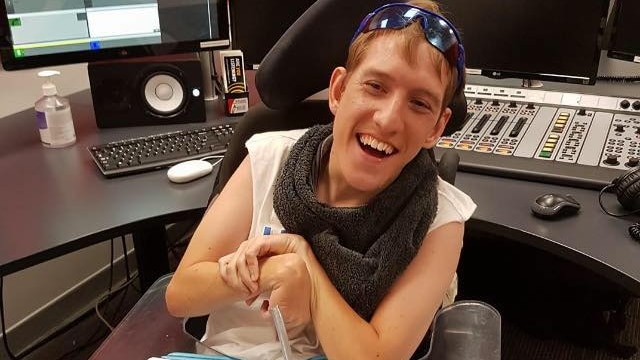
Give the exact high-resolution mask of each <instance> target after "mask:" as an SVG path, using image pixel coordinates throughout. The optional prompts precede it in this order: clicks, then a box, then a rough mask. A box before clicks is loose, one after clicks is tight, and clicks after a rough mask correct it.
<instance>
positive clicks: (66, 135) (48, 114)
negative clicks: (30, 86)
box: [35, 70, 76, 148]
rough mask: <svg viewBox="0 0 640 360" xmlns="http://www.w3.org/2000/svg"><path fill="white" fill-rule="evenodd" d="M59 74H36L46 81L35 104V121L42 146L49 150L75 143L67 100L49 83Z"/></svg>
mask: <svg viewBox="0 0 640 360" xmlns="http://www.w3.org/2000/svg"><path fill="white" fill-rule="evenodd" d="M59 74H60V72H58V71H55V70H45V71H40V72H39V73H38V76H39V77H42V78H45V79H46V80H45V82H44V84H42V94H43V96H42V97H41V98H40V99H39V100H38V101H36V103H35V110H36V121H37V124H38V130H39V131H40V141H42V145H44V146H46V147H51V148H61V147H66V146H69V145H72V144H75V142H76V132H75V129H74V127H73V117H72V116H71V107H70V106H69V100H67V99H66V98H63V97H61V96H58V90H57V89H56V85H55V84H54V83H53V82H52V81H51V77H52V76H55V75H59Z"/></svg>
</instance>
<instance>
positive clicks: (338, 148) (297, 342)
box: [167, 1, 475, 359]
mask: <svg viewBox="0 0 640 360" xmlns="http://www.w3.org/2000/svg"><path fill="white" fill-rule="evenodd" d="M410 4H412V5H409V4H400V3H396V4H389V5H385V6H383V7H381V8H379V9H376V10H375V11H373V12H372V13H371V14H369V15H368V16H367V17H366V18H365V19H364V20H363V22H362V23H361V25H360V27H359V28H358V30H357V32H356V34H355V35H354V39H353V40H352V44H351V46H350V49H349V58H348V60H347V64H346V66H345V67H338V68H336V69H335V70H334V72H333V74H332V76H331V79H330V84H329V107H330V110H331V111H332V113H333V114H334V115H335V118H334V122H333V124H332V125H330V126H318V127H314V128H311V129H308V130H307V129H305V130H294V131H288V132H274V133H265V134H259V135H256V136H254V137H253V138H251V139H250V140H249V141H248V142H247V148H248V150H249V156H248V157H247V158H246V159H245V160H244V161H243V163H242V164H241V165H240V166H239V168H238V169H237V171H236V172H235V173H234V175H233V176H232V177H231V179H230V180H229V182H228V183H227V185H226V186H225V188H224V189H223V190H222V192H221V193H220V195H219V197H218V198H217V199H216V201H215V202H214V203H213V204H212V207H211V208H210V210H209V211H208V212H207V214H206V215H205V217H204V219H203V221H202V223H201V224H200V226H199V227H198V229H197V231H196V233H195V234H194V237H193V239H192V240H191V243H190V245H189V248H188V249H187V251H186V253H185V255H184V257H183V259H182V261H181V263H180V265H179V267H178V269H177V271H176V273H175V275H174V277H173V279H172V282H171V284H170V286H169V288H168V289H167V305H168V308H169V311H170V312H171V313H172V314H174V315H175V316H196V315H203V314H212V315H211V316H210V320H209V323H208V329H207V334H205V339H203V341H204V343H205V344H207V345H209V346H211V347H212V348H213V349H215V350H216V351H218V352H221V353H226V354H229V355H232V356H234V357H242V358H256V359H257V358H260V359H263V358H264V359H270V358H274V356H276V354H277V352H278V346H277V343H276V342H275V339H274V337H273V330H272V329H271V328H272V326H271V328H270V327H269V324H270V320H269V319H268V318H267V319H264V320H262V318H263V317H268V316H265V315H266V314H268V311H267V309H268V308H269V307H271V306H275V305H278V307H279V308H280V309H281V310H282V312H283V316H284V318H285V323H286V325H287V331H288V333H289V337H290V338H291V343H292V347H293V349H294V353H295V354H296V356H297V358H300V359H305V358H308V357H309V356H312V355H316V354H325V355H326V356H327V357H328V358H330V359H359V358H362V359H374V358H377V359H408V358H409V357H410V356H411V354H412V353H413V352H414V351H415V349H416V347H417V346H418V344H419V342H420V340H421V339H422V338H423V336H424V334H425V333H426V331H427V329H428V327H429V325H430V323H431V320H432V318H433V316H434V314H435V312H436V311H437V309H438V308H439V307H440V306H441V305H442V304H443V299H444V298H445V295H446V293H447V291H448V290H449V295H450V296H453V295H454V292H455V269H456V266H457V262H458V258H459V255H460V250H461V247H462V237H463V229H464V226H463V223H464V221H466V220H467V219H468V218H469V217H470V216H471V214H472V212H473V210H474V209H475V204H474V203H473V202H472V201H471V199H470V198H469V197H468V196H466V195H465V194H464V193H462V192H460V191H459V190H457V189H455V188H454V187H453V186H451V185H449V184H447V183H445V182H444V181H442V180H440V179H439V178H438V177H437V173H436V167H435V164H434V163H433V162H432V161H431V160H430V158H429V157H428V155H427V153H426V149H428V148H431V147H433V146H435V144H436V142H437V140H438V138H439V137H440V135H441V134H442V131H443V130H444V128H445V126H446V124H447V122H448V120H449V118H450V116H451V110H450V109H449V108H448V107H447V104H448V103H449V102H450V101H451V99H452V97H453V94H454V93H455V91H456V90H457V89H458V88H459V87H460V86H461V85H462V82H463V81H462V79H463V75H464V74H463V72H464V54H463V48H462V45H461V44H460V40H459V37H458V35H457V32H456V31H455V29H454V28H453V26H452V25H451V24H449V23H448V21H447V20H446V19H444V18H443V17H442V16H441V15H439V14H438V13H439V12H438V8H437V6H436V5H435V3H433V2H431V1H414V2H411V3H410ZM283 231H285V232H284V233H282V232H283ZM449 301H451V299H449ZM261 314H263V315H262V316H261ZM264 329H266V332H263V330H264Z"/></svg>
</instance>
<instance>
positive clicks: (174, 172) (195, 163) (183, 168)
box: [167, 160, 213, 183]
mask: <svg viewBox="0 0 640 360" xmlns="http://www.w3.org/2000/svg"><path fill="white" fill-rule="evenodd" d="M212 170H213V165H211V163H210V162H208V161H205V160H187V161H183V162H181V163H178V164H175V165H173V166H172V167H170V168H169V170H167V177H168V178H169V180H171V181H172V182H174V183H186V182H189V181H192V180H195V179H198V178H201V177H203V176H205V175H208V174H209V173H210V172H211V171H212Z"/></svg>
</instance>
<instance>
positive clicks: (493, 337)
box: [420, 301, 501, 360]
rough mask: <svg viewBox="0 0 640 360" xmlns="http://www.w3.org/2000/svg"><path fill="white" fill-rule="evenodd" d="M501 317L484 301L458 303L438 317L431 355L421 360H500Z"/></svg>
mask: <svg viewBox="0 0 640 360" xmlns="http://www.w3.org/2000/svg"><path fill="white" fill-rule="evenodd" d="M500 347H501V317H500V313H499V312H498V311H497V310H496V309H494V308H493V307H492V306H491V305H489V304H486V303H483V302H481V301H458V302H455V303H453V304H451V305H449V306H447V307H445V308H443V309H441V310H440V311H438V313H437V314H436V316H435V318H434V320H433V333H432V337H431V348H430V350H429V353H428V354H427V355H426V356H425V357H423V358H422V359H420V360H500Z"/></svg>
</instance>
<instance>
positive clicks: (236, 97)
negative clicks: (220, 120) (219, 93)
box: [223, 91, 249, 116]
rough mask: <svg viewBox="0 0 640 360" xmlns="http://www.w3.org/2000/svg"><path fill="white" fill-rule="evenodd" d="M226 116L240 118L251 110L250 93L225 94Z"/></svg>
mask: <svg viewBox="0 0 640 360" xmlns="http://www.w3.org/2000/svg"><path fill="white" fill-rule="evenodd" d="M223 98H224V114H225V115H226V116H240V115H243V114H244V113H246V112H247V111H248V110H249V92H247V91H244V92H235V93H224V95H223Z"/></svg>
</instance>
